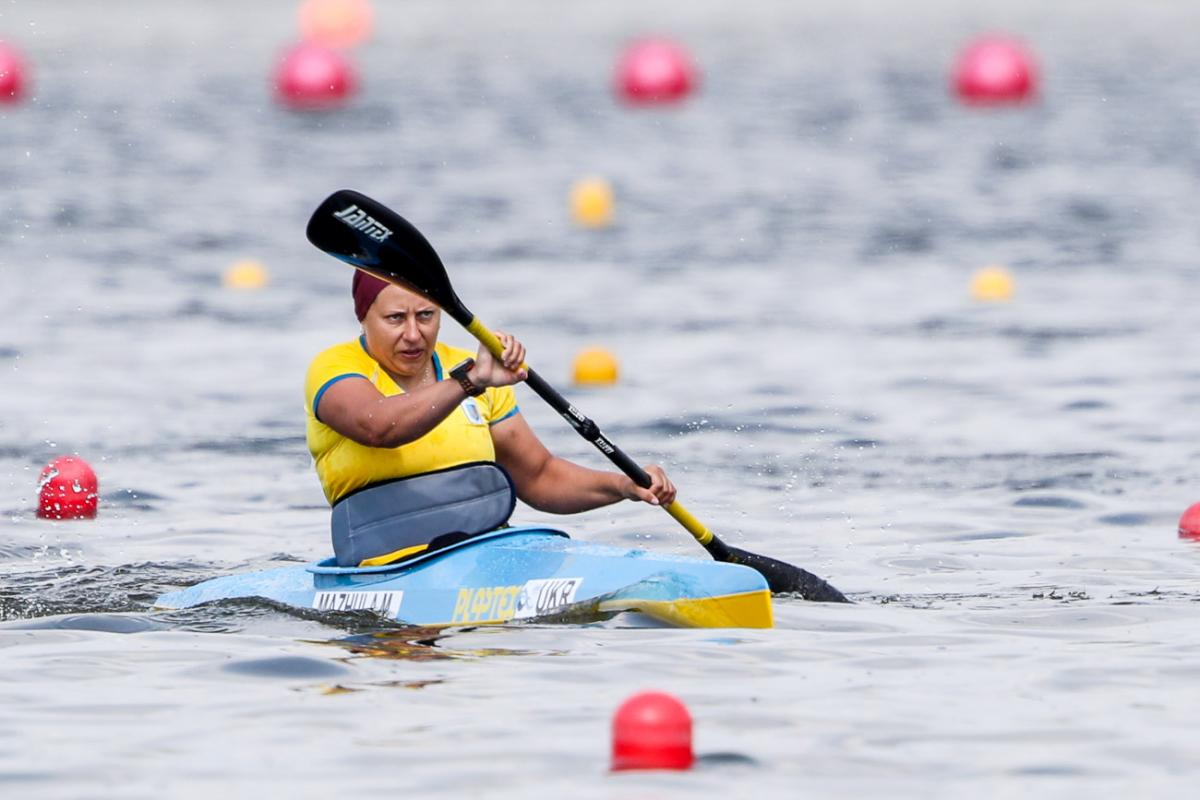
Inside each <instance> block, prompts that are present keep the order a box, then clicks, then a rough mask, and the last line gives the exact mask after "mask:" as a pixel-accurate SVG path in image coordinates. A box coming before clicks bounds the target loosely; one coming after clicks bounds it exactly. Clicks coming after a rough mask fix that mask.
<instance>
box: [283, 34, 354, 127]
mask: <svg viewBox="0 0 1200 800" xmlns="http://www.w3.org/2000/svg"><path fill="white" fill-rule="evenodd" d="M357 88H358V78H357V76H356V75H355V73H354V68H353V67H351V66H350V62H349V60H347V58H346V57H345V56H344V55H342V54H341V53H339V52H338V51H337V50H334V49H332V48H329V47H323V46H321V45H319V44H313V43H311V42H304V43H301V44H298V45H295V46H294V47H292V48H290V49H288V51H287V52H285V53H284V55H283V58H282V59H281V60H280V62H279V68H278V69H277V70H276V71H275V96H276V98H277V99H278V100H279V101H280V102H281V103H283V104H284V105H286V106H288V107H289V108H297V109H309V110H316V109H329V108H336V107H337V106H339V105H341V104H342V103H344V102H345V101H346V99H347V98H348V97H350V96H351V95H352V94H354V92H355V91H356V90H357Z"/></svg>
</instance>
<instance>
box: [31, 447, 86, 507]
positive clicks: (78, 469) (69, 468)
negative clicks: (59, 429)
mask: <svg viewBox="0 0 1200 800" xmlns="http://www.w3.org/2000/svg"><path fill="white" fill-rule="evenodd" d="M99 499H100V484H99V481H98V480H97V479H96V472H95V470H93V469H92V468H91V466H90V465H89V464H88V463H87V462H86V461H84V460H83V459H82V458H80V457H79V456H60V457H59V458H56V459H54V460H53V461H51V462H50V463H49V464H47V465H46V466H45V467H44V468H43V469H42V475H41V478H40V480H39V489H38V509H37V515H38V517H39V518H40V519H94V518H95V517H96V504H97V502H98V501H99Z"/></svg>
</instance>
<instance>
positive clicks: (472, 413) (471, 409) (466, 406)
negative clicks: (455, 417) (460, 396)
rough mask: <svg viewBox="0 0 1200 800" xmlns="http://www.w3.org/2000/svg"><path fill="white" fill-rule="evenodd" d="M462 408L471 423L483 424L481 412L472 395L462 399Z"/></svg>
mask: <svg viewBox="0 0 1200 800" xmlns="http://www.w3.org/2000/svg"><path fill="white" fill-rule="evenodd" d="M462 410H463V413H464V414H466V415H467V419H469V420H470V421H471V424H472V425H482V424H483V412H482V411H480V410H479V405H478V404H477V403H476V402H475V398H474V397H468V398H467V399H466V400H463V404H462Z"/></svg>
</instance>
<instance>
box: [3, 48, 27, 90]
mask: <svg viewBox="0 0 1200 800" xmlns="http://www.w3.org/2000/svg"><path fill="white" fill-rule="evenodd" d="M25 84H26V79H25V60H24V59H23V58H21V54H20V53H18V52H17V51H16V50H15V49H14V48H13V47H12V45H9V44H5V43H4V42H0V103H15V102H17V101H18V100H20V99H21V96H22V95H23V94H24V93H25Z"/></svg>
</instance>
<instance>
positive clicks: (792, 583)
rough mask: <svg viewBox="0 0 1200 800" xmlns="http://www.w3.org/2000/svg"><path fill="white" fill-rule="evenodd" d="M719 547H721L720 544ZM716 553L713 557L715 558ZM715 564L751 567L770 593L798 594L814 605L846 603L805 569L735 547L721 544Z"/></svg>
mask: <svg viewBox="0 0 1200 800" xmlns="http://www.w3.org/2000/svg"><path fill="white" fill-rule="evenodd" d="M722 544H724V543H723V542H722ZM715 555H716V554H714V557H715ZM722 555H723V556H725V557H724V558H718V560H719V561H728V562H729V563H731V564H742V565H744V566H747V567H752V568H754V569H756V570H758V571H759V572H760V573H762V576H763V577H764V578H766V579H767V586H769V587H770V588H771V594H798V595H800V596H801V597H802V598H804V599H805V600H811V601H813V602H816V603H849V602H850V601H849V600H847V599H846V595H844V594H842V593H841V592H839V591H838V590H837V589H835V588H833V587H832V586H830V585H829V584H828V583H827V582H825V581H824V580H822V579H821V578H818V577H817V576H816V575H813V574H812V573H811V572H808V571H807V570H803V569H800V568H799V567H796V566H793V565H791V564H787V563H785V562H783V561H779V560H777V559H774V558H767V557H766V556H760V555H758V554H757V553H750V552H747V551H745V550H740V549H738V548H736V547H730V546H728V545H725V546H724V548H723V552H722Z"/></svg>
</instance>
